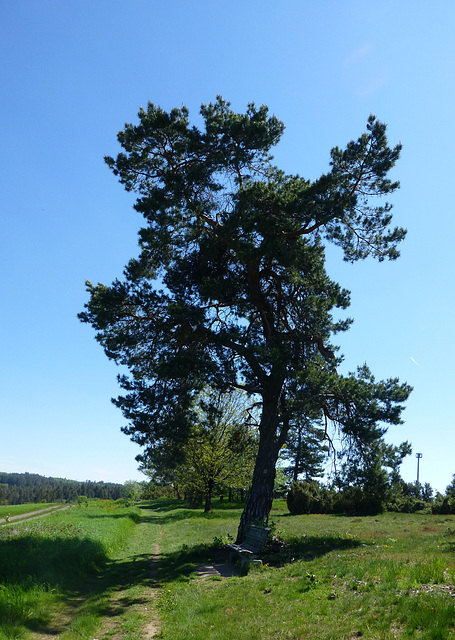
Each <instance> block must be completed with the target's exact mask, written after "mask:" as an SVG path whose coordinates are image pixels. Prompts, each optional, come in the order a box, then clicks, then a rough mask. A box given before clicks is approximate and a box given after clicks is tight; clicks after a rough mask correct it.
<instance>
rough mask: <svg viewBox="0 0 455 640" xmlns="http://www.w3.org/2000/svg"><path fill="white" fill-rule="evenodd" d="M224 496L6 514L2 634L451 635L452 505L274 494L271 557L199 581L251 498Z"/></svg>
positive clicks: (454, 595) (231, 639) (454, 618)
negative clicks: (316, 501) (295, 500)
mask: <svg viewBox="0 0 455 640" xmlns="http://www.w3.org/2000/svg"><path fill="white" fill-rule="evenodd" d="M226 507H227V506H226V504H223V503H222V504H219V503H218V504H215V509H214V512H213V513H212V514H210V515H207V514H204V513H202V512H201V511H197V510H190V509H187V508H185V507H184V505H183V504H182V503H180V502H177V501H156V502H150V503H147V504H144V505H141V508H140V509H139V508H127V507H119V506H115V505H114V504H112V503H98V504H91V505H90V506H89V507H87V508H85V507H74V508H73V509H71V510H69V511H65V512H62V513H58V514H53V515H51V516H49V517H47V518H45V519H43V520H41V521H40V523H31V524H26V523H23V524H21V525H17V526H13V525H8V526H6V525H3V526H2V527H1V528H0V576H1V580H2V584H0V638H2V639H8V640H12V639H13V638H14V639H15V638H17V639H19V638H26V639H28V640H38V638H39V639H40V640H43V639H46V638H49V639H50V638H51V637H52V638H56V637H57V636H58V638H59V639H62V640H73V639H74V640H76V639H78V640H79V639H80V640H86V639H87V640H93V638H97V639H98V640H117V639H119V638H122V639H124V640H140V638H146V637H149V638H150V637H152V635H153V632H154V631H155V633H159V634H160V635H157V636H156V637H160V638H162V639H164V640H187V639H200V640H205V639H217V640H244V639H245V640H246V639H248V640H253V639H258V640H268V639H272V638H273V639H279V638H280V639H281V638H283V639H284V638H292V639H294V640H298V639H304V638H305V639H306V638H311V639H321V640H326V639H327V640H329V639H330V640H332V639H333V640H338V639H339V640H342V639H343V640H346V639H348V640H349V639H352V638H368V639H378V638H384V639H387V640H388V639H392V638H394V639H395V638H419V639H420V638H421V639H439V640H443V639H446V638H447V639H450V638H455V516H432V515H417V514H394V513H389V514H384V515H381V516H377V517H363V518H350V517H340V516H321V515H307V516H289V515H288V513H287V509H286V505H285V503H284V502H277V503H275V505H274V510H273V511H272V514H271V520H272V521H273V526H274V529H275V533H276V535H277V538H278V539H277V541H276V542H275V543H274V544H272V545H271V547H270V549H269V550H268V551H267V552H266V553H265V554H264V556H263V560H264V565H263V566H259V567H258V566H253V565H250V567H249V570H248V571H247V573H246V574H245V575H239V576H235V577H232V578H219V577H212V578H205V579H202V578H200V577H199V576H198V574H197V573H196V571H195V568H196V567H197V565H198V564H201V563H206V562H223V561H224V560H226V557H227V553H226V551H225V550H224V549H223V548H222V543H223V541H226V540H227V539H228V537H229V536H234V535H235V532H236V528H237V525H238V520H239V517H240V513H241V508H240V507H238V508H226ZM157 545H159V547H160V556H159V561H158V563H157V565H156V567H155V568H154V569H153V567H152V566H151V560H152V557H153V554H154V553H155V552H156V550H157ZM151 621H152V624H150V622H151ZM157 628H159V629H160V631H159V632H156V629H157Z"/></svg>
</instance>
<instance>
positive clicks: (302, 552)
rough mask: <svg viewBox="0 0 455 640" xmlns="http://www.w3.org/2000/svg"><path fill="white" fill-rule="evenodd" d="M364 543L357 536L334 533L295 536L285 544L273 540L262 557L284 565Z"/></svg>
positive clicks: (268, 561)
mask: <svg viewBox="0 0 455 640" xmlns="http://www.w3.org/2000/svg"><path fill="white" fill-rule="evenodd" d="M362 544H363V543H362V542H361V541H360V540H357V539H355V538H343V537H341V536H333V535H320V536H301V537H294V538H291V540H290V541H289V542H287V543H286V544H284V545H281V544H280V543H279V542H278V543H276V542H275V541H273V540H271V541H270V542H269V543H268V545H267V546H266V549H265V551H264V553H263V554H262V559H263V561H264V562H267V563H268V564H270V565H272V566H283V565H284V564H288V563H289V562H294V561H296V560H308V561H312V560H315V559H316V558H319V557H321V556H325V555H327V554H328V553H331V552H332V551H345V550H347V549H355V548H357V547H360V546H362Z"/></svg>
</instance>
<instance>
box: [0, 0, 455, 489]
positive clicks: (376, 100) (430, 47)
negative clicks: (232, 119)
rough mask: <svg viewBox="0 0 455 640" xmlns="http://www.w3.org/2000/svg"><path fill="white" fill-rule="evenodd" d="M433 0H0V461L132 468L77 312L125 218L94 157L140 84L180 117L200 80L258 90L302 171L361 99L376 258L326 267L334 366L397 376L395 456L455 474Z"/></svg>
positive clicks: (84, 472)
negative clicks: (406, 453)
mask: <svg viewBox="0 0 455 640" xmlns="http://www.w3.org/2000/svg"><path fill="white" fill-rule="evenodd" d="M454 30H455V3H453V2H452V1H451V0H446V1H441V0H435V2H432V3H429V2H427V1H426V0H425V1H423V0H413V1H412V2H410V1H409V2H396V0H382V1H380V2H376V1H374V0H373V1H371V2H365V1H364V0H362V1H358V0H344V1H343V2H340V1H339V0H325V1H324V2H316V1H309V0H284V1H283V2H280V3H278V2H276V1H275V2H271V1H268V0H230V1H229V2H213V0H212V1H208V0H200V1H198V0H195V2H188V1H187V0H174V2H172V3H165V2H158V1H153V0H128V2H126V1H119V0H91V1H88V0H65V1H64V2H62V1H61V0H40V1H39V2H37V1H36V0H15V1H14V2H13V1H11V0H10V1H8V0H3V1H0V53H1V70H0V73H1V77H0V83H1V84H0V86H1V94H2V97H1V100H0V121H1V127H2V135H1V140H2V142H1V144H2V150H1V155H0V184H1V188H0V268H1V271H0V274H1V275H0V294H1V298H0V299H1V313H0V335H1V342H0V362H1V368H0V394H1V397H0V435H1V445H0V470H2V471H7V472H24V471H30V472H36V473H40V474H43V475H47V476H60V477H67V478H73V479H80V480H85V479H91V480H104V481H115V482H124V481H125V480H127V479H143V478H144V476H142V475H141V474H140V473H139V472H138V471H137V463H136V462H135V459H134V458H135V455H136V454H137V453H139V448H138V447H137V446H136V445H134V444H132V443H131V442H130V441H129V440H128V438H127V436H125V435H123V434H122V433H121V432H120V427H121V425H122V424H124V421H123V417H122V415H121V413H120V412H119V411H118V410H117V409H115V407H114V406H113V405H111V403H110V398H111V397H112V396H116V395H117V394H118V388H117V383H116V373H117V372H116V367H115V366H114V365H113V364H112V363H110V362H109V361H108V360H107V358H106V357H105V355H104V353H103V352H102V349H101V348H100V347H99V345H98V344H97V343H96V342H95V340H94V335H93V331H92V330H91V328H90V327H88V326H87V325H82V324H81V323H80V322H79V321H78V320H77V318H76V314H77V313H78V312H79V311H81V310H82V308H83V305H84V303H85V301H86V299H87V297H86V293H85V287H84V282H85V279H89V280H91V281H92V282H98V281H101V282H104V283H110V282H111V281H112V280H113V279H114V278H115V277H117V276H121V273H122V269H123V266H124V265H125V263H126V262H127V261H128V260H129V258H130V257H132V256H134V255H136V252H137V240H136V234H137V230H138V229H139V226H140V224H141V219H140V217H139V215H138V214H136V213H135V212H133V211H132V207H131V205H132V203H133V200H134V198H133V196H132V195H130V194H126V193H125V192H124V191H123V188H122V187H121V185H120V184H119V183H118V182H117V181H116V178H115V177H114V176H113V175H111V173H110V171H109V170H108V168H107V167H106V166H105V164H104V162H103V156H104V155H105V154H110V155H115V154H116V153H117V151H118V150H119V149H118V146H117V142H116V133H117V131H118V130H119V129H121V128H122V127H123V125H124V123H125V122H126V121H128V122H131V121H135V119H136V114H137V111H138V109H139V107H140V105H145V104H146V103H147V101H148V100H151V101H152V102H154V103H156V104H160V105H161V106H162V107H164V108H166V109H168V108H172V107H174V106H180V105H181V104H182V103H183V104H186V105H187V106H188V107H189V109H190V113H191V114H193V116H194V118H197V113H198V108H199V106H200V103H201V102H209V101H210V100H213V99H214V98H215V96H216V95H217V94H221V95H222V96H223V97H224V98H226V99H228V100H230V101H231V102H232V106H233V107H234V108H235V109H238V110H243V109H245V107H246V104H247V103H248V102H250V101H254V102H256V103H257V104H261V103H264V104H267V105H268V106H269V108H270V110H271V112H273V113H274V114H275V115H277V116H278V117H279V118H281V119H282V120H283V121H284V123H285V125H286V131H285V135H284V138H283V141H282V142H281V143H280V145H279V147H278V148H277V150H276V152H275V159H276V162H277V164H279V165H280V166H281V167H282V168H283V169H285V170H287V171H290V172H294V173H300V174H301V175H303V176H305V177H307V178H316V177H317V176H318V175H320V174H321V173H322V172H324V171H326V170H327V167H328V160H329V151H330V149H331V147H333V146H335V145H339V146H344V144H345V143H346V142H348V141H349V140H350V139H352V138H355V137H357V136H358V135H359V134H360V133H361V132H362V131H363V129H364V127H365V123H366V121H367V118H368V115H369V114H370V112H372V113H374V114H375V115H377V116H378V117H379V118H380V119H381V120H383V121H385V122H386V123H388V125H389V129H388V131H389V138H390V141H391V142H392V143H396V142H398V141H399V140H401V142H402V143H403V153H402V159H401V160H400V161H399V163H398V165H397V167H396V170H395V171H394V177H396V178H398V179H400V181H401V189H400V191H399V192H398V193H397V194H395V195H394V196H393V203H394V214H395V221H396V223H397V224H399V225H401V226H405V227H407V228H408V230H409V232H408V237H407V239H406V241H405V243H404V244H403V246H402V257H401V258H400V260H399V261H397V262H394V263H387V264H385V263H383V264H376V263H374V262H373V261H366V262H362V263H357V264H355V265H347V264H344V263H343V262H342V260H341V255H340V254H339V253H338V252H336V251H334V252H331V254H330V260H329V270H330V273H331V275H332V276H333V277H334V278H335V279H336V280H338V281H339V282H340V283H341V284H342V285H343V286H345V287H347V288H348V289H350V290H351V292H352V307H351V310H350V315H352V316H353V317H354V318H355V324H354V326H353V328H352V329H351V331H350V332H349V334H346V335H344V336H341V338H340V344H341V347H342V352H343V353H344V354H345V356H346V366H347V368H348V369H350V370H352V369H354V368H355V366H356V365H357V364H362V363H363V362H365V361H366V362H367V363H368V364H369V366H370V367H371V369H372V370H373V372H374V373H375V375H376V376H377V377H378V378H384V377H392V376H398V377H399V378H400V379H401V380H406V381H407V382H408V383H410V384H411V385H413V386H414V392H413V394H412V396H411V398H410V400H409V401H408V404H407V409H406V411H405V414H404V418H405V420H406V423H405V425H403V426H401V427H394V428H392V429H391V430H390V431H389V434H388V440H389V441H391V442H394V443H395V444H398V443H400V442H401V441H403V440H405V439H408V440H410V441H411V442H412V445H413V455H412V458H408V460H407V461H406V462H405V463H404V465H403V467H402V472H403V476H404V478H405V479H406V480H408V481H413V480H415V477H416V460H415V457H414V455H415V453H416V452H421V453H423V459H422V461H421V467H420V479H421V481H422V482H430V484H431V485H432V486H433V487H434V488H436V489H438V490H440V491H444V489H445V487H446V485H447V484H448V483H449V481H450V480H451V477H452V474H454V473H455V430H454V412H453V407H452V404H451V400H452V397H453V396H454V390H453V380H454V375H453V368H454V360H455V358H454V355H455V353H454V351H455V348H454V340H453V325H454V317H455V300H454V284H455V282H454V279H455V278H454V261H455V251H454V248H453V247H454V237H455V215H454V214H455V211H454V208H455V205H454V197H453V184H454V178H453V174H454V149H455V128H454V120H453V114H454V103H455V91H454V88H455V38H454V36H453V33H454Z"/></svg>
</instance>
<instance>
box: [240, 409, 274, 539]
mask: <svg viewBox="0 0 455 640" xmlns="http://www.w3.org/2000/svg"><path fill="white" fill-rule="evenodd" d="M277 422H278V419H277V409H276V405H275V406H274V403H270V404H266V403H264V405H263V412H262V417H261V426H260V429H259V430H260V439H259V450H258V454H257V457H256V464H255V467H254V473H253V481H252V484H251V489H250V492H249V494H248V498H247V501H246V504H245V508H244V510H243V513H242V516H241V518H240V525H239V529H238V532H237V544H240V543H241V542H243V540H244V539H245V536H246V533H247V531H248V527H249V525H250V524H251V523H252V522H260V523H261V524H264V525H265V524H267V523H268V519H269V514H270V510H271V508H272V502H273V490H274V485H275V475H276V463H277V460H278V453H279V445H278V444H277V441H276V431H277Z"/></svg>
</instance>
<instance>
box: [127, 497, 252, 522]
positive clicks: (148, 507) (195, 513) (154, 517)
mask: <svg viewBox="0 0 455 640" xmlns="http://www.w3.org/2000/svg"><path fill="white" fill-rule="evenodd" d="M140 509H141V512H142V517H141V522H149V523H152V524H153V523H155V524H162V525H165V524H169V523H170V522H178V521H180V520H226V519H233V520H239V519H240V512H241V509H242V506H239V505H238V504H236V505H231V506H229V507H223V508H220V507H219V505H218V504H217V505H216V508H214V510H213V511H212V513H204V511H203V510H202V509H190V508H188V505H187V504H186V503H184V502H183V501H178V503H176V501H175V500H174V501H172V502H171V503H170V504H167V501H166V503H165V504H163V502H161V501H157V505H156V506H155V504H154V503H153V502H151V503H148V504H147V503H143V504H141V505H140Z"/></svg>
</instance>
